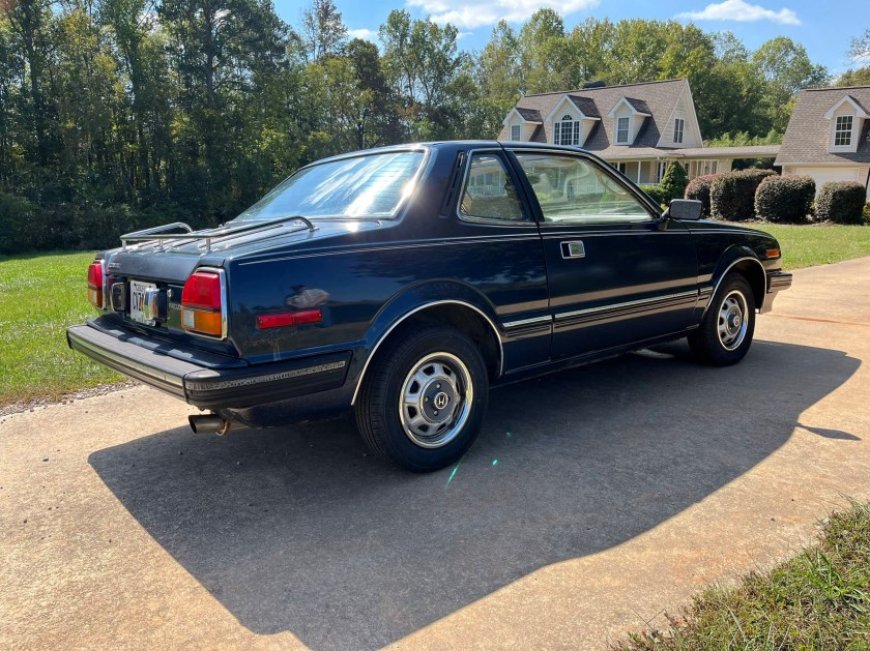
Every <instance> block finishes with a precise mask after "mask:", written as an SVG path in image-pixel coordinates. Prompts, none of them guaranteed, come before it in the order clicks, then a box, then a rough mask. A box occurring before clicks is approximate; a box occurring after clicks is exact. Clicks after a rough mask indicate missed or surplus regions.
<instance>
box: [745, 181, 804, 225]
mask: <svg viewBox="0 0 870 651" xmlns="http://www.w3.org/2000/svg"><path fill="white" fill-rule="evenodd" d="M815 196H816V182H815V180H814V179H813V178H812V177H811V176H769V177H767V178H766V179H764V180H762V182H761V184H759V186H758V189H757V190H756V191H755V214H756V215H757V216H758V217H759V219H763V220H765V221H769V222H787V223H792V224H800V223H803V222H806V220H807V215H809V214H810V211H811V210H812V207H813V199H814V198H815Z"/></svg>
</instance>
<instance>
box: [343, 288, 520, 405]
mask: <svg viewBox="0 0 870 651" xmlns="http://www.w3.org/2000/svg"><path fill="white" fill-rule="evenodd" d="M443 305H455V306H459V307H463V308H465V309H468V310H470V312H473V313H475V314H476V315H477V316H478V317H480V318H482V319H483V320H484V321H485V322H486V324H487V327H488V329H489V330H490V331H491V333H492V335H493V336H494V338H495V340H496V342H497V343H498V357H499V360H498V370H497V375H500V374H501V372H502V366H503V363H504V348H503V346H504V342H503V337H502V332H501V329H500V328H499V326H498V325H497V324H498V323H499V321H498V318H497V316H496V312H495V308H494V307H493V306H492V304H491V303H490V302H489V301H488V300H487V299H486V297H485V296H484V295H483V294H481V293H480V292H479V291H477V290H476V289H474V288H472V287H470V286H469V285H466V284H463V283H459V282H456V281H454V280H438V281H430V282H427V283H425V284H423V285H416V286H412V287H409V288H407V289H406V290H405V291H404V292H402V293H401V294H398V295H397V296H395V297H394V298H392V299H391V300H390V301H389V302H388V303H387V304H386V305H385V306H384V307H383V308H382V309H381V310H380V311H379V312H378V314H377V315H376V316H375V318H374V320H373V321H372V325H371V327H370V328H369V330H368V333H367V335H366V340H365V347H364V350H363V352H364V355H365V362H364V363H363V364H362V367H361V368H360V370H359V372H358V373H357V374H356V376H355V377H354V378H352V379H349V381H351V382H354V383H355V385H356V386H355V389H354V394H353V398H352V401H351V404H353V403H355V402H356V397H357V394H358V393H359V388H360V386H361V384H362V381H363V380H364V378H365V374H366V371H367V370H368V367H369V364H370V362H371V361H372V359H373V358H374V356H375V355H376V354H377V351H378V349H379V348H380V347H381V346H382V345H383V343H384V342H385V341H387V339H388V338H389V336H390V334H391V333H393V332H394V331H395V330H396V329H397V328H398V327H399V326H401V325H402V324H403V323H405V322H406V321H407V320H408V319H409V318H411V317H413V316H415V315H420V314H421V313H423V312H424V311H425V310H427V309H430V308H435V307H438V306H443Z"/></svg>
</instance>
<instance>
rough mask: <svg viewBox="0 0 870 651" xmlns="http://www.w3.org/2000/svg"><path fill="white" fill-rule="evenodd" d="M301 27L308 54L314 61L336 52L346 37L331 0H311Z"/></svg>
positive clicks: (344, 28)
mask: <svg viewBox="0 0 870 651" xmlns="http://www.w3.org/2000/svg"><path fill="white" fill-rule="evenodd" d="M302 27H303V33H304V35H305V43H306V45H307V47H308V56H309V58H310V59H311V60H312V61H315V62H318V61H320V60H321V59H323V58H324V57H327V56H330V55H334V54H337V53H338V51H339V50H340V49H341V46H342V44H343V43H344V41H345V40H346V38H347V27H345V25H344V23H343V22H342V20H341V12H340V11H339V10H338V9H337V8H336V6H335V3H333V2H332V0H313V1H312V3H311V7H310V8H309V9H307V10H306V11H305V14H304V15H303V18H302Z"/></svg>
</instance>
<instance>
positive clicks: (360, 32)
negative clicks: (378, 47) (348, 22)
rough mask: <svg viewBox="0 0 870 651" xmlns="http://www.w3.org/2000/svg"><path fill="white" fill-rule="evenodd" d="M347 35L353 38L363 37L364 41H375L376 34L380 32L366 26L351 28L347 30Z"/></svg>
mask: <svg viewBox="0 0 870 651" xmlns="http://www.w3.org/2000/svg"><path fill="white" fill-rule="evenodd" d="M347 35H348V36H350V37H351V38H361V39H362V40H364V41H374V40H375V36H377V35H378V33H377V32H376V31H374V30H371V29H366V28H365V27H360V28H359V29H349V30H347Z"/></svg>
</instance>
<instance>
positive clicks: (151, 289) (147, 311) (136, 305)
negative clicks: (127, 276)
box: [130, 280, 157, 325]
mask: <svg viewBox="0 0 870 651" xmlns="http://www.w3.org/2000/svg"><path fill="white" fill-rule="evenodd" d="M156 292H157V285H155V284H154V283H143V282H142V281H141V280H131V281H130V318H131V319H132V320H133V321H136V322H138V323H144V324H146V325H153V324H154V319H155V318H156V315H155V314H154V313H153V309H154V308H153V307H152V303H151V302H149V301H148V298H149V296H154V295H155V294H156Z"/></svg>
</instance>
